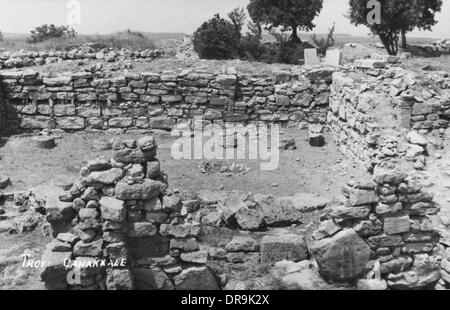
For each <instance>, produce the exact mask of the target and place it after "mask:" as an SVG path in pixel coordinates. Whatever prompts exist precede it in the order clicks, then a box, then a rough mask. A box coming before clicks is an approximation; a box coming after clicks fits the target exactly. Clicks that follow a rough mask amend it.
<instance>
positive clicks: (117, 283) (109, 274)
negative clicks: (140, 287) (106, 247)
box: [106, 269, 133, 290]
mask: <svg viewBox="0 0 450 310" xmlns="http://www.w3.org/2000/svg"><path fill="white" fill-rule="evenodd" d="M106 288H107V289H108V290H132V289H133V280H132V276H131V272H130V271H129V270H128V269H108V270H107V271H106Z"/></svg>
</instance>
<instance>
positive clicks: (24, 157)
mask: <svg viewBox="0 0 450 310" xmlns="http://www.w3.org/2000/svg"><path fill="white" fill-rule="evenodd" d="M282 133H283V134H282V135H281V139H285V138H295V141H296V145H297V150H293V151H280V159H279V166H278V169H276V170H274V171H262V170H261V169H260V162H259V161H258V160H248V159H247V160H224V161H219V162H220V164H224V165H226V166H229V165H231V164H232V163H233V162H234V163H238V164H242V166H243V167H249V168H250V171H248V172H246V173H244V174H242V175H238V174H232V173H220V172H215V173H211V174H204V173H202V172H201V170H200V169H199V165H200V164H201V163H202V162H204V161H202V160H175V159H173V158H172V156H171V146H172V143H173V142H174V141H176V139H177V138H175V137H170V135H169V134H168V133H161V132H158V133H156V135H155V136H156V137H157V143H158V158H159V160H160V161H161V167H162V169H163V170H164V172H165V173H166V174H167V175H168V177H169V184H170V186H171V187H172V188H182V189H188V190H193V191H198V190H200V189H211V190H217V189H224V190H234V189H237V190H242V191H249V192H254V193H265V194H273V195H278V196H287V195H291V194H294V193H299V192H311V193H317V194H320V195H322V196H325V197H329V198H333V197H335V196H338V195H339V193H340V186H342V185H343V184H344V182H346V181H348V180H349V179H351V178H354V177H358V176H360V175H362V174H365V173H366V172H365V171H364V170H363V169H362V168H361V167H359V166H358V165H356V164H352V163H351V161H349V160H347V159H345V157H344V156H343V155H342V154H341V153H340V152H339V150H338V149H337V147H336V146H335V145H334V143H333V140H332V137H331V136H330V135H329V134H326V137H325V138H326V141H327V144H326V145H325V146H324V147H322V148H313V147H311V146H309V143H308V141H307V134H308V133H307V131H305V130H299V129H283V132H282ZM140 136H141V135H140V134H138V133H136V134H123V135H112V134H105V133H98V132H97V133H86V132H83V133H82V132H80V133H74V134H63V135H62V138H61V139H57V140H56V141H57V146H56V147H55V148H54V149H51V150H43V149H37V148H36V147H34V145H33V144H32V141H31V136H12V137H9V138H5V140H4V143H3V144H4V145H3V146H2V147H0V157H1V160H0V170H1V171H2V174H5V175H8V176H9V177H10V178H11V182H12V185H11V186H10V187H8V188H7V190H8V191H13V190H26V189H29V188H32V187H34V186H37V185H41V184H54V185H59V184H67V183H68V182H70V181H73V180H75V179H76V178H77V173H78V171H79V169H80V168H81V167H82V166H83V164H84V163H86V162H87V161H88V160H90V159H93V158H96V157H97V156H103V155H105V156H111V155H112V150H96V149H95V148H94V147H93V145H94V144H95V143H96V142H98V141H108V140H111V139H113V138H117V137H120V138H123V139H130V138H139V137H140ZM213 162H217V161H213Z"/></svg>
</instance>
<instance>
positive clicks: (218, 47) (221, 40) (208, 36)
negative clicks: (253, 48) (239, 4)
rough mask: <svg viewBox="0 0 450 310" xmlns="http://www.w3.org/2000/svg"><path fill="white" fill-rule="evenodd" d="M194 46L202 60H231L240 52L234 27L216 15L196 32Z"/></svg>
mask: <svg viewBox="0 0 450 310" xmlns="http://www.w3.org/2000/svg"><path fill="white" fill-rule="evenodd" d="M193 44H194V49H195V51H196V52H197V53H198V54H199V56H200V58H206V59H230V58H232V57H233V56H234V55H235V54H237V52H238V47H239V37H238V36H236V30H235V27H234V25H233V24H232V23H231V22H229V21H227V20H226V19H223V18H221V17H220V16H219V14H216V15H214V17H213V18H212V19H210V20H209V21H207V22H205V23H203V25H201V26H200V28H198V29H197V30H196V31H195V33H194V39H193Z"/></svg>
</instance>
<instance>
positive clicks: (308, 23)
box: [247, 0, 323, 42]
mask: <svg viewBox="0 0 450 310" xmlns="http://www.w3.org/2000/svg"><path fill="white" fill-rule="evenodd" d="M322 4H323V0H250V4H249V5H248V7H247V9H248V12H249V15H250V17H251V18H252V19H253V21H254V22H256V23H261V24H264V25H265V26H266V28H267V29H268V30H270V29H272V28H277V27H282V29H283V30H284V31H286V30H288V29H290V30H291V31H292V35H291V41H293V42H300V41H301V40H300V39H299V37H298V35H297V31H298V29H300V30H303V31H310V30H312V29H313V28H314V27H315V25H314V24H313V20H314V18H315V17H316V16H317V15H318V14H319V13H320V11H321V10H322Z"/></svg>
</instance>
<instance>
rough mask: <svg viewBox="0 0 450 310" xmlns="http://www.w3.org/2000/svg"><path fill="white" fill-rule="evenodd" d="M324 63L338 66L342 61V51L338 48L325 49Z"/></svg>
mask: <svg viewBox="0 0 450 310" xmlns="http://www.w3.org/2000/svg"><path fill="white" fill-rule="evenodd" d="M325 63H326V64H327V65H330V66H340V65H341V63H342V52H341V51H340V50H338V49H333V50H327V55H326V56H325Z"/></svg>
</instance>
